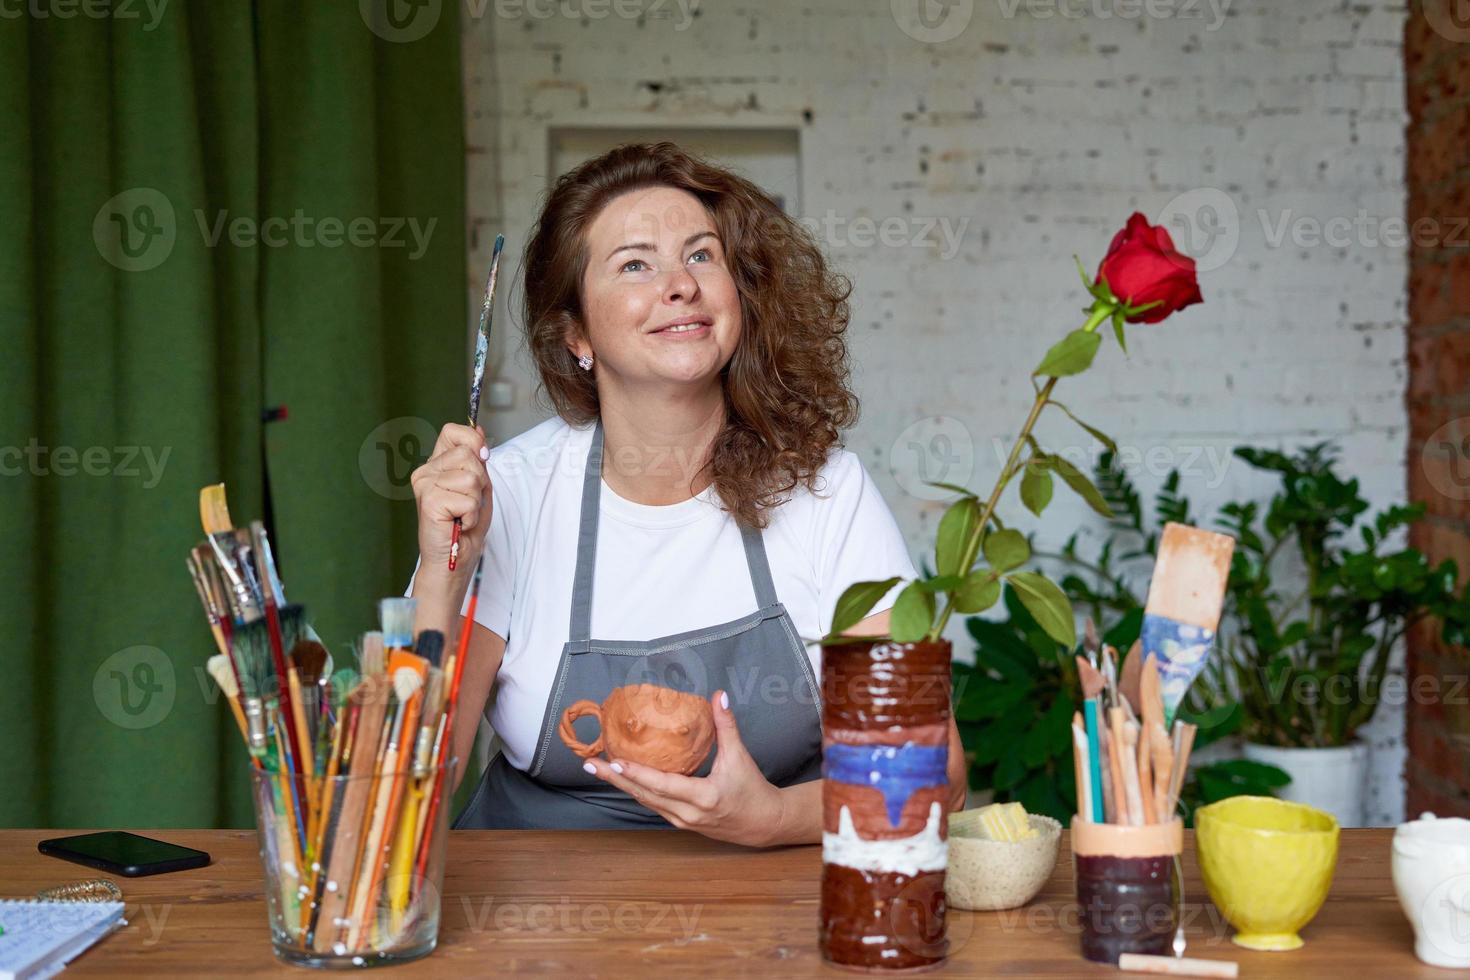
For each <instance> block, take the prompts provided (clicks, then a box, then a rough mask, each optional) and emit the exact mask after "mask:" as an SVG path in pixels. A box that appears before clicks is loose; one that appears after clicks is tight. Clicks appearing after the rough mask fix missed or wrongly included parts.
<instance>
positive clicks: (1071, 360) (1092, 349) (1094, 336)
mask: <svg viewBox="0 0 1470 980" xmlns="http://www.w3.org/2000/svg"><path fill="white" fill-rule="evenodd" d="M1101 344H1102V337H1101V336H1100V335H1099V334H1098V333H1097V331H1095V330H1073V331H1072V332H1071V333H1069V334H1067V336H1065V337H1063V338H1062V339H1061V340H1059V341H1057V343H1056V344H1054V345H1053V346H1052V349H1051V350H1049V351H1047V352H1046V356H1045V357H1043V358H1042V359H1041V363H1040V364H1038V365H1036V370H1035V371H1032V372H1031V373H1032V374H1037V375H1045V376H1047V377H1052V378H1065V377H1068V376H1070V375H1073V374H1081V373H1082V372H1083V371H1086V370H1087V369H1088V368H1089V367H1091V366H1092V359H1093V358H1095V357H1096V356H1097V349H1098V347H1099V345H1101Z"/></svg>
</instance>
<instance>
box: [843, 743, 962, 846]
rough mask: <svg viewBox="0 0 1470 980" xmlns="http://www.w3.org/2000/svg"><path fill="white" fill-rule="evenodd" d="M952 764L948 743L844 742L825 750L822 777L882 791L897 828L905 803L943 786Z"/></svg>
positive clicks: (889, 821)
mask: <svg viewBox="0 0 1470 980" xmlns="http://www.w3.org/2000/svg"><path fill="white" fill-rule="evenodd" d="M948 763H949V746H948V745H947V744H946V745H842V744H840V743H834V744H832V745H829V746H827V748H826V749H825V750H824V751H823V753H822V777H823V778H824V779H832V780H835V781H837V782H839V783H847V784H849V785H852V786H872V787H874V788H875V789H877V790H878V792H880V793H882V794H883V805H884V807H885V808H886V809H887V811H888V824H889V826H891V827H897V826H898V824H899V821H900V820H901V819H902V818H903V808H904V804H906V803H908V801H909V797H910V796H912V795H913V793H914V791H915V790H919V789H923V788H925V787H926V786H944V785H946V784H947V783H948V782H949V777H948V775H947V774H946V772H945V769H946V766H947V765H948Z"/></svg>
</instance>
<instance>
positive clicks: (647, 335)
mask: <svg viewBox="0 0 1470 980" xmlns="http://www.w3.org/2000/svg"><path fill="white" fill-rule="evenodd" d="M586 238H587V250H588V261H587V271H586V274H585V275H584V276H583V279H582V308H583V312H584V314H585V316H586V324H585V329H586V333H587V337H585V338H583V337H570V338H568V345H569V347H570V348H571V350H572V353H573V354H574V355H581V354H584V353H590V354H592V356H593V358H594V359H595V363H596V365H597V366H596V368H594V370H596V371H599V372H602V374H603V375H604V376H612V377H614V378H616V379H617V380H620V381H628V382H634V383H650V382H651V383H660V382H664V383H677V384H696V385H697V384H709V383H711V382H713V383H715V384H718V382H719V373H720V371H721V369H723V368H724V366H725V365H726V364H727V363H728V362H729V360H730V357H731V355H732V354H734V352H735V347H736V345H737V344H738V343H739V341H740V327H741V318H740V297H739V294H738V292H737V291H736V289H735V280H734V278H733V277H732V276H731V274H730V268H729V266H728V264H727V263H726V256H725V248H724V243H723V242H721V241H720V239H719V236H718V234H717V232H716V231H715V225H714V221H713V220H711V218H710V215H709V212H708V211H706V210H705V207H704V205H703V204H701V203H700V201H699V199H698V198H696V197H695V196H694V195H693V194H690V193H689V192H688V191H683V190H678V189H676V188H672V187H649V188H642V189H639V190H636V191H629V192H627V193H626V194H621V195H619V196H618V197H615V198H613V199H612V200H611V201H609V202H608V203H607V205H605V206H604V207H603V209H602V211H601V212H600V213H599V214H598V215H597V217H596V218H594V219H593V221H592V224H591V225H590V226H589V227H588V229H587V233H586Z"/></svg>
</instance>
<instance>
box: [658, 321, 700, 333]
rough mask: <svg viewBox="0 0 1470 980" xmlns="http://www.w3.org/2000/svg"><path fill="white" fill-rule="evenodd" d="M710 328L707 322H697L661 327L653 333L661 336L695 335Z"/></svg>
mask: <svg viewBox="0 0 1470 980" xmlns="http://www.w3.org/2000/svg"><path fill="white" fill-rule="evenodd" d="M710 326H711V323H710V322H709V321H708V320H698V321H696V322H694V323H676V324H674V325H672V326H668V327H661V328H659V329H658V330H655V331H653V332H654V333H663V334H681V333H695V332H698V331H700V330H707V329H709V328H710Z"/></svg>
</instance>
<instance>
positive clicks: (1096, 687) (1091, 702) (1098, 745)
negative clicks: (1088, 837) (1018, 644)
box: [1077, 620, 1107, 823]
mask: <svg viewBox="0 0 1470 980" xmlns="http://www.w3.org/2000/svg"><path fill="white" fill-rule="evenodd" d="M1088 622H1089V623H1091V622H1092V620H1088ZM1077 676H1078V678H1079V679H1080V680H1081V682H1082V694H1083V702H1082V716H1083V718H1084V719H1085V722H1084V724H1085V727H1086V732H1087V749H1088V752H1087V758H1086V759H1085V760H1084V762H1085V763H1086V765H1087V778H1088V781H1089V782H1090V783H1091V785H1092V814H1091V817H1090V819H1091V820H1092V822H1093V823H1102V822H1103V821H1104V820H1106V819H1107V792H1106V789H1105V785H1104V782H1103V772H1102V732H1101V723H1100V721H1099V715H1098V713H1099V711H1100V710H1101V701H1100V700H1099V698H1100V697H1101V696H1102V691H1103V687H1104V681H1103V676H1102V673H1101V672H1099V671H1098V669H1097V668H1096V667H1095V666H1093V665H1092V664H1091V663H1090V662H1089V661H1087V660H1086V659H1084V658H1082V657H1080V656H1079V657H1078V658H1077Z"/></svg>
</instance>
